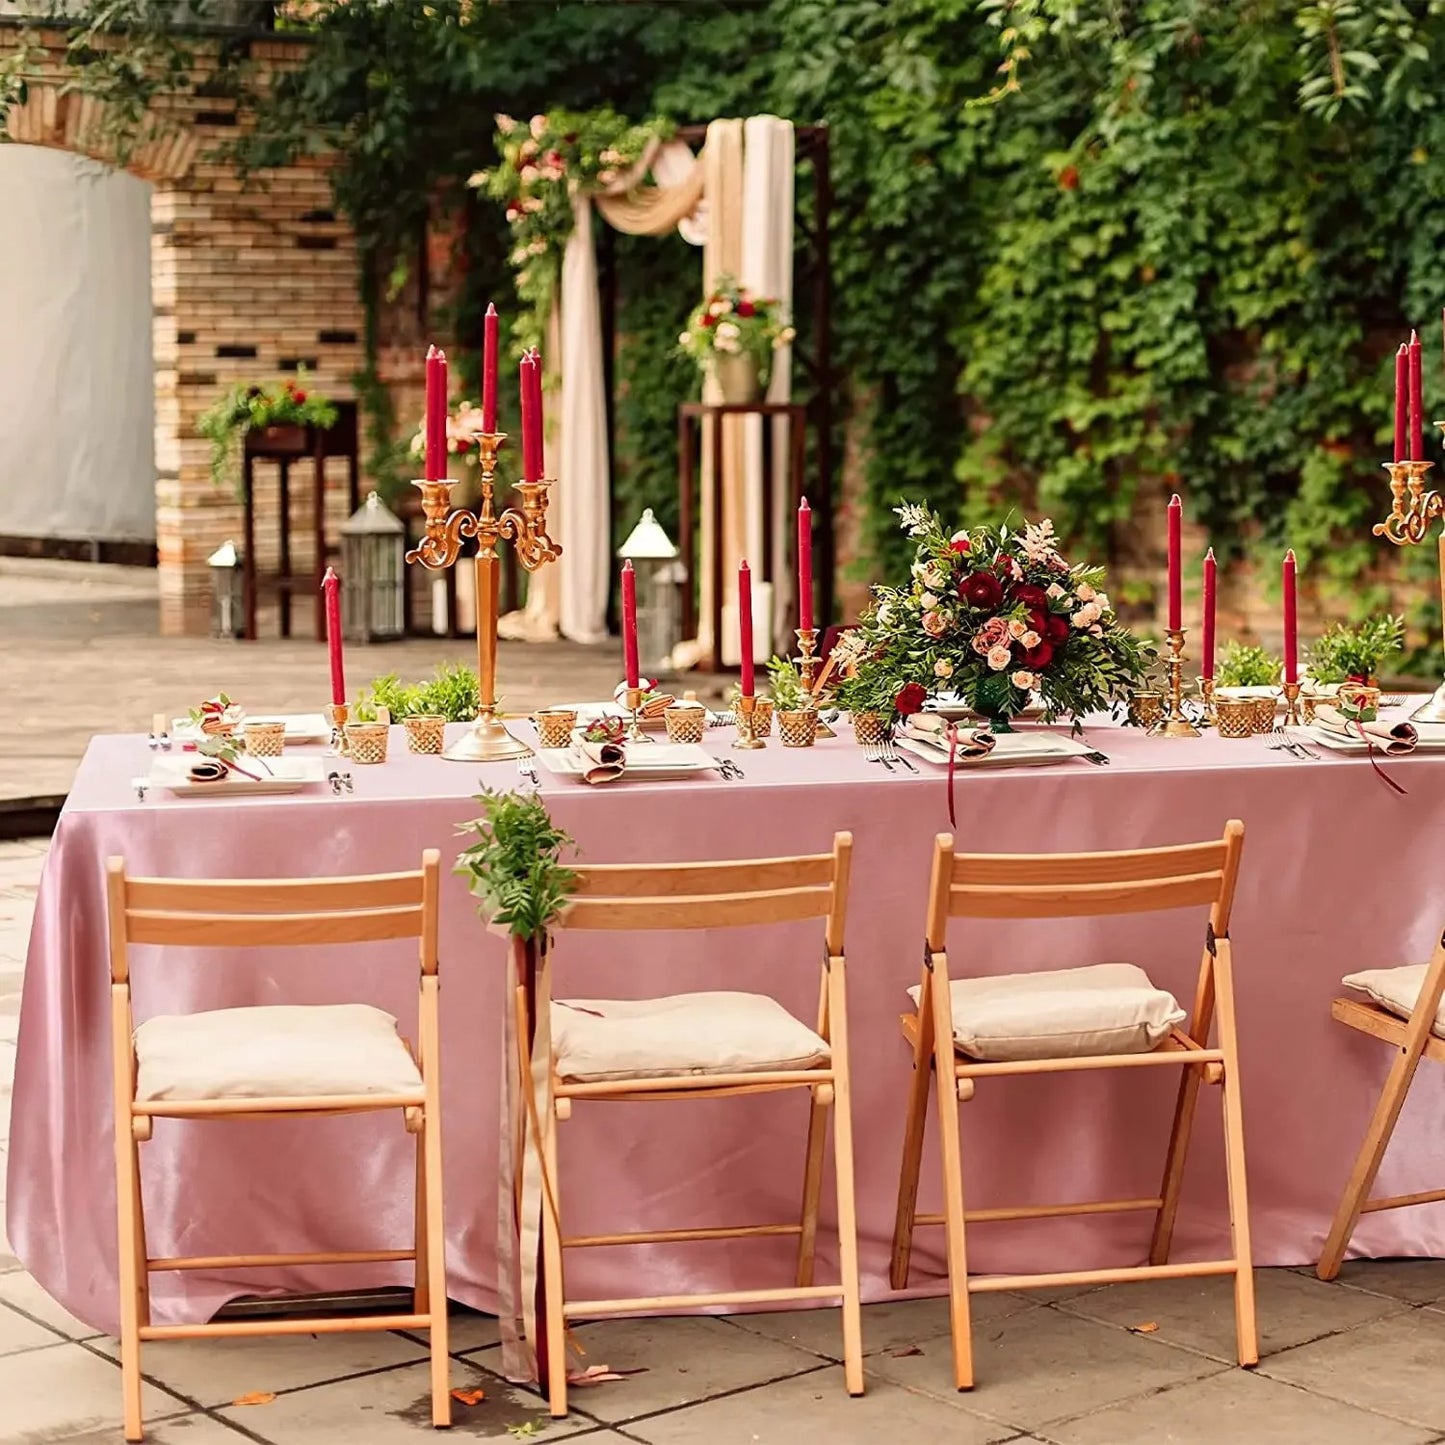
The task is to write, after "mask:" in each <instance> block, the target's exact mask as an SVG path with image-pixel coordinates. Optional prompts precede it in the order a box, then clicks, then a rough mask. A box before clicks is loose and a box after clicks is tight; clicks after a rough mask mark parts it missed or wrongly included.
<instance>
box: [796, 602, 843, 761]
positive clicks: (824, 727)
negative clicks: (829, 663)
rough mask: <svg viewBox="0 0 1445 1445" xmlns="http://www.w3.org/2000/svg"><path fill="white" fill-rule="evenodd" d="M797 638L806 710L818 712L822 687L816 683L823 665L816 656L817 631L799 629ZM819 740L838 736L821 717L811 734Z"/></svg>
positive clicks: (799, 667)
mask: <svg viewBox="0 0 1445 1445" xmlns="http://www.w3.org/2000/svg"><path fill="white" fill-rule="evenodd" d="M797 637H798V652H799V654H800V656H799V658H798V671H799V672H800V673H802V675H803V691H804V693H805V694H806V696H807V704H806V706H807V709H808V711H809V712H813V713H816V712H817V711H818V694H819V693H820V692H821V691H822V686H821V684H820V683H819V682H818V669H819V668H820V667H822V665H823V659H822V658H821V657H819V656H818V629H817V628H816V627H800V628H798V629H797ZM813 736H814V737H819V738H835V737H837V736H838V734H837V733H835V732H834V731H833V729H832V728H830V727H829V726H828V724H827V723H825V722H824V721H823V719H822V718H821V717H819V718H818V721H817V727H816V730H815V732H814V734H813Z"/></svg>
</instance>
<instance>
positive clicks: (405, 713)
mask: <svg viewBox="0 0 1445 1445" xmlns="http://www.w3.org/2000/svg"><path fill="white" fill-rule="evenodd" d="M359 705H362V706H370V707H372V708H378V707H384V708H386V709H387V711H388V712H390V714H391V717H392V721H394V722H400V721H401V720H402V718H406V717H422V716H427V717H444V718H445V719H446V720H447V721H448V722H470V721H471V720H472V719H473V718H475V717H476V715H477V709H478V707H480V706H481V689H480V688H479V687H478V685H477V674H476V670H475V669H474V668H470V667H468V666H467V665H466V663H464V662H458V663H453V664H448V663H442V664H441V665H440V666H438V668H437V670H436V672H435V674H433V676H431V677H429V678H427V679H426V680H425V681H423V682H415V683H404V682H402V680H401V679H400V677H398V676H397V674H396V673H394V672H388V673H384V674H383V675H382V676H381V677H377V678H373V679H372V682H371V686H370V688H369V689H368V690H367V691H366V692H364V693H362V698H361V703H360V704H359Z"/></svg>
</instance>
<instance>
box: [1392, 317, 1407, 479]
mask: <svg viewBox="0 0 1445 1445" xmlns="http://www.w3.org/2000/svg"><path fill="white" fill-rule="evenodd" d="M1409 416H1410V348H1409V347H1408V346H1406V345H1405V343H1404V342H1403V341H1402V342H1401V343H1400V345H1399V349H1398V350H1397V351H1396V352H1395V460H1396V461H1397V462H1403V461H1404V460H1405V449H1406V447H1407V446H1408V445H1409V443H1408V441H1407V440H1406V437H1407V435H1408V421H1409Z"/></svg>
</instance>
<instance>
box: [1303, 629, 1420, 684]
mask: <svg viewBox="0 0 1445 1445" xmlns="http://www.w3.org/2000/svg"><path fill="white" fill-rule="evenodd" d="M1404 646H1405V619H1404V618H1403V617H1392V616H1385V617H1376V618H1373V619H1372V620H1371V621H1369V622H1365V623H1362V624H1361V625H1360V626H1359V627H1348V626H1346V625H1345V624H1344V623H1342V622H1339V623H1336V624H1335V625H1334V626H1333V627H1331V628H1330V629H1329V630H1328V631H1327V632H1325V633H1324V634H1322V635H1321V637H1320V639H1319V641H1317V642H1316V643H1315V645H1314V649H1313V651H1312V652H1311V653H1310V676H1311V677H1312V678H1313V679H1314V680H1315V681H1316V682H1324V683H1333V682H1344V681H1345V680H1346V679H1347V678H1367V677H1374V676H1375V675H1376V673H1378V672H1379V670H1380V664H1381V663H1382V662H1384V660H1385V659H1386V658H1387V657H1390V656H1392V655H1393V654H1394V653H1397V652H1399V651H1401V650H1402V649H1403V648H1404Z"/></svg>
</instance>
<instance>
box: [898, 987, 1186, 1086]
mask: <svg viewBox="0 0 1445 1445" xmlns="http://www.w3.org/2000/svg"><path fill="white" fill-rule="evenodd" d="M908 995H909V997H910V998H911V999H912V1000H913V1002H914V1004H915V1005H916V1004H917V1003H918V995H919V990H918V987H917V985H915V986H914V987H913V988H911V989H909V990H908ZM949 997H950V999H951V1000H952V1006H953V1041H954V1044H955V1046H956V1047H957V1048H958V1049H959V1050H960V1051H961V1052H963V1053H965V1054H967V1055H968V1056H969V1057H970V1058H973V1059H979V1060H981V1061H987V1062H997V1063H1003V1062H1006V1061H1008V1060H1016V1059H1072V1058H1082V1057H1084V1056H1086V1055H1090V1054H1147V1053H1148V1052H1149V1051H1150V1050H1151V1049H1153V1048H1156V1047H1157V1046H1158V1045H1159V1044H1160V1043H1161V1042H1162V1041H1163V1039H1164V1038H1165V1036H1166V1035H1167V1034H1168V1033H1169V1030H1170V1029H1171V1028H1172V1027H1173V1026H1174V1025H1175V1024H1178V1023H1182V1022H1183V1021H1184V1019H1185V1017H1186V1015H1185V1012H1184V1010H1183V1009H1182V1008H1180V1007H1179V1004H1178V1003H1177V1002H1176V1001H1175V999H1174V996H1173V994H1169V993H1165V992H1164V990H1163V989H1162V988H1155V987H1154V985H1153V984H1152V983H1150V982H1149V975H1148V974H1147V973H1145V972H1144V970H1143V969H1142V968H1137V967H1136V966H1135V965H1134V964H1132V963H1096V964H1093V965H1091V966H1090V967H1088V968H1059V969H1053V970H1051V971H1050V972H1047V973H1005V974H1000V975H999V976H998V977H996V978H958V979H953V980H951V981H950V986H949Z"/></svg>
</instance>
